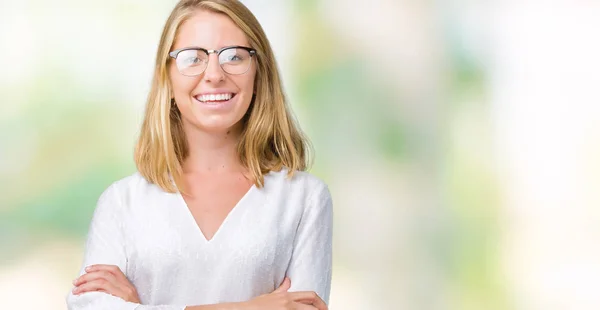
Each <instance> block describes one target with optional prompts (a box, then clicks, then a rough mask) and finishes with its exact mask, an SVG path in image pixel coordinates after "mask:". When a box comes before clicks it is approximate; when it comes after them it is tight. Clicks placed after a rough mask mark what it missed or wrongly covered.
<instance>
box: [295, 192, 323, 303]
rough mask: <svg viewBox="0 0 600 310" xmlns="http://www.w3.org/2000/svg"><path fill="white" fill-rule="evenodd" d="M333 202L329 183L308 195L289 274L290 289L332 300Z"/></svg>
mask: <svg viewBox="0 0 600 310" xmlns="http://www.w3.org/2000/svg"><path fill="white" fill-rule="evenodd" d="M332 234H333V206H332V200H331V194H330V193H329V189H328V187H327V185H325V184H320V187H319V188H317V189H316V191H314V192H313V193H312V194H311V196H310V197H309V199H308V203H307V204H306V206H305V209H304V212H303V214H302V218H301V219H300V224H299V225H298V231H297V232H296V237H295V239H294V247H293V250H292V258H291V261H290V265H289V267H288V270H287V273H286V274H287V276H288V277H289V278H290V280H291V282H292V285H291V287H290V289H289V291H290V292H294V291H314V292H315V293H317V294H318V295H319V297H321V299H323V300H324V301H325V303H327V304H329V292H330V290H331V274H332V270H331V269H332V266H331V265H332Z"/></svg>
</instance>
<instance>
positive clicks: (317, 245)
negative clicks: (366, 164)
mask: <svg viewBox="0 0 600 310" xmlns="http://www.w3.org/2000/svg"><path fill="white" fill-rule="evenodd" d="M135 160H136V165H137V168H138V172H137V173H135V174H134V175H132V176H129V177H127V178H124V179H122V180H119V181H117V182H115V183H113V184H112V185H111V186H110V187H109V188H108V189H107V190H106V191H105V192H104V193H103V194H102V195H101V197H100V199H99V201H98V205H97V206H96V209H95V212H94V216H93V219H92V223H91V225H90V231H89V234H88V239H87V243H86V251H85V258H84V262H83V267H82V270H81V272H80V277H78V278H77V279H75V281H74V282H73V284H74V286H75V288H74V290H73V291H72V292H70V293H69V295H68V296H67V304H68V306H69V309H111V310H120V309H137V310H150V309H155V310H158V309H167V310H171V309H173V310H175V309H178V310H180V309H187V310H209V309H242V310H243V309H265V310H268V309H307V310H308V309H320V310H322V309H327V306H326V302H327V301H328V299H329V291H330V283H331V250H332V247H331V238H332V204H331V196H330V193H329V190H328V188H327V186H326V185H325V184H324V183H323V182H322V181H321V180H319V179H317V178H316V177H314V176H312V175H310V174H308V173H307V172H304V170H305V169H306V166H307V141H306V140H305V138H304V137H303V136H302V134H301V132H300V130H299V128H298V126H297V125H296V123H295V121H294V119H293V118H292V116H291V113H290V111H289V108H288V107H287V104H286V100H285V96H284V94H283V91H282V85H281V81H280V78H279V73H278V71H277V66H276V63H275V59H274V56H273V52H272V50H271V47H270V44H269V42H268V40H267V39H266V36H265V34H264V31H263V30H262V28H261V26H260V25H259V23H258V21H257V20H256V18H255V17H254V16H253V15H252V13H251V12H250V11H249V10H248V9H247V8H246V7H245V6H244V5H242V4H241V3H240V2H239V1H236V0H205V1H203V0H183V1H181V2H179V3H178V4H177V6H176V7H175V8H174V10H173V12H172V13H171V15H170V17H169V19H168V21H167V23H166V26H165V28H164V31H163V34H162V38H161V41H160V46H159V48H158V53H157V58H156V66H155V73H154V79H153V83H152V88H151V92H150V95H149V97H148V103H147V107H146V114H145V118H144V122H143V125H142V130H141V134H140V138H139V141H138V143H137V145H136V151H135Z"/></svg>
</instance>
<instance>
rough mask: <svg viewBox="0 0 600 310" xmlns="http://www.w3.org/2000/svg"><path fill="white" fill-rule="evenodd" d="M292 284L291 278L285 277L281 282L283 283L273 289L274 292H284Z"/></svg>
mask: <svg viewBox="0 0 600 310" xmlns="http://www.w3.org/2000/svg"><path fill="white" fill-rule="evenodd" d="M291 285H292V282H291V281H290V278H288V277H285V279H283V282H281V285H280V286H279V287H278V288H277V289H276V290H274V291H273V293H282V292H287V290H289V289H290V286H291Z"/></svg>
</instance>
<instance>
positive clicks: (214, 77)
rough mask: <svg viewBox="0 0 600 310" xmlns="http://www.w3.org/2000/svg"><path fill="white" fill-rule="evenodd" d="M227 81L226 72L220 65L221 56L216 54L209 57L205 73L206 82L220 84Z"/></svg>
mask: <svg viewBox="0 0 600 310" xmlns="http://www.w3.org/2000/svg"><path fill="white" fill-rule="evenodd" d="M224 79H225V72H224V71H223V68H221V65H220V64H219V56H218V55H216V54H212V55H209V57H208V64H207V65H206V70H205V71H204V80H205V81H207V82H219V81H222V80H224Z"/></svg>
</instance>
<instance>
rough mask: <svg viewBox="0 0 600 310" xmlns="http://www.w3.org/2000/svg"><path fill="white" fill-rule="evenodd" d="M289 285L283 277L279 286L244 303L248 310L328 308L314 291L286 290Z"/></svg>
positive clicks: (287, 279)
mask: <svg viewBox="0 0 600 310" xmlns="http://www.w3.org/2000/svg"><path fill="white" fill-rule="evenodd" d="M290 286H291V281H290V279H289V278H287V277H286V278H285V279H284V280H283V283H281V286H279V288H277V289H276V290H275V291H273V292H272V293H270V294H264V295H261V296H258V297H256V298H254V299H252V300H250V301H248V302H245V303H244V307H243V308H242V309H248V310H255V309H256V310H328V308H327V304H325V302H324V301H323V300H322V299H321V298H320V297H319V296H318V295H317V293H315V292H288V290H289V289H290Z"/></svg>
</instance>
